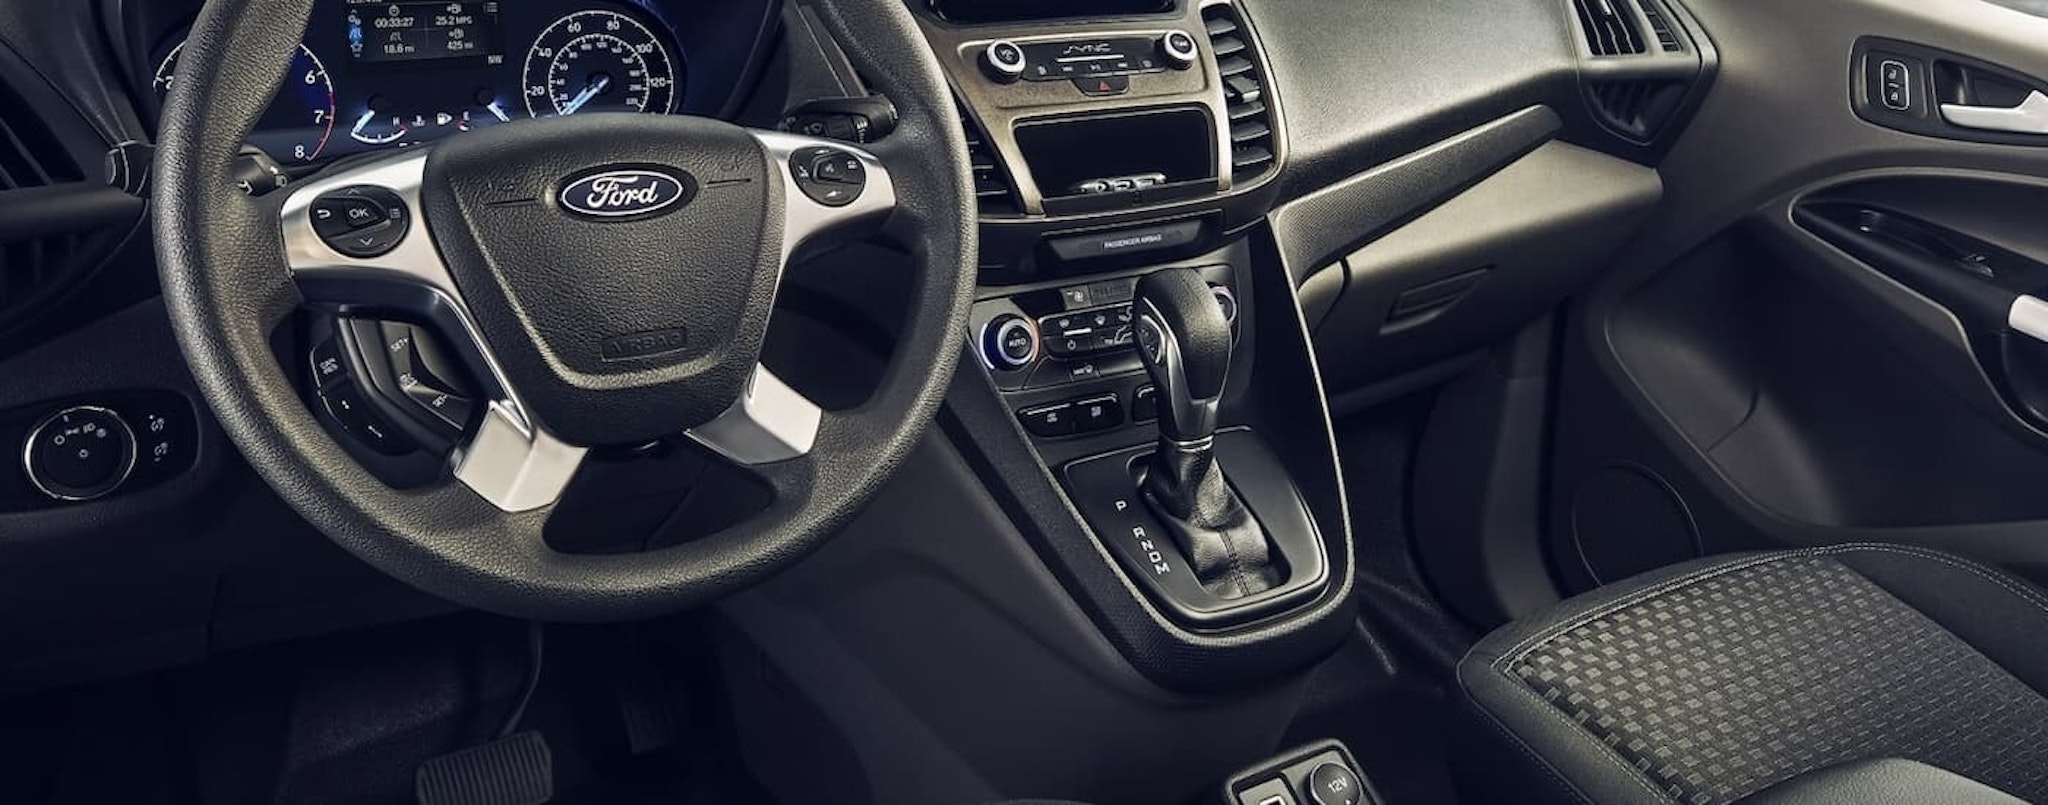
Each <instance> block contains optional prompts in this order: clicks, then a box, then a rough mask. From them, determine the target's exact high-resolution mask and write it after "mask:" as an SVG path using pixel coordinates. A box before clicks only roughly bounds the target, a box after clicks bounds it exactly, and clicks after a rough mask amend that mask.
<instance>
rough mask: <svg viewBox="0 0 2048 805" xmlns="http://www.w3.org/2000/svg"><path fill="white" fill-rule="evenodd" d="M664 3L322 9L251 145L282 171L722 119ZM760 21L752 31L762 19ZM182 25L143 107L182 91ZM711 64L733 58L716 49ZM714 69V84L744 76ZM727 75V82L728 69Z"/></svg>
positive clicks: (471, 0)
mask: <svg viewBox="0 0 2048 805" xmlns="http://www.w3.org/2000/svg"><path fill="white" fill-rule="evenodd" d="M745 19H746V18H745V17H741V16H738V15H732V14H730V13H728V14H727V16H726V18H724V20H723V21H721V20H712V21H710V22H711V25H710V26H694V27H691V28H685V27H682V26H680V25H679V20H677V19H675V17H674V15H672V13H671V11H670V9H668V8H667V7H666V4H664V3H663V2H659V0H631V1H628V2H611V1H610V0H559V2H534V0H439V1H429V0H317V2H316V3H315V7H314V10H313V16H312V19H311V21H310V22H309V23H308V25H307V30H306V36H305V39H304V40H303V41H302V42H300V43H299V44H297V45H296V46H294V47H292V48H291V49H290V50H289V51H287V52H282V53H279V54H278V55H279V58H281V59H286V60H288V61H289V68H288V69H287V70H286V73H285V76H284V80H283V82H282V86H280V87H279V88H278V92H277V96H276V98H275V100H274V101H273V102H272V103H271V106H270V108H269V110H268V111H267V112H266V113H265V114H264V116H263V119H262V120H261V122H259V124H258V125H257V128H256V130H255V131H254V132H253V133H252V134H251V135H250V137H249V141H250V144H251V145H254V146H256V147H257V148H260V149H262V150H263V151H264V152H265V153H267V154H269V155H270V157H271V158H272V159H275V160H277V161H278V162H280V163H285V164H293V163H299V164H304V163H313V162H321V161H326V160H329V159H333V158H336V157H342V156H347V155H350V154H356V153H362V152H365V151H371V150H377V149H386V148H402V147H405V146H409V145H416V144H419V143H424V142H430V141H433V140H437V139H440V138H443V137H448V136H453V135H456V134H460V133H462V132H466V131H470V130H473V129H478V128H483V127H487V126H494V125H498V124H500V123H507V122H511V121H514V120H519V119H522V118H530V117H550V116H555V115H573V114H582V113H590V112H598V111H612V112H641V113H648V114H671V113H684V112H688V113H691V114H707V115H716V114H719V112H720V111H721V110H722V109H724V108H725V107H726V106H727V105H728V103H727V102H728V101H729V100H730V96H731V95H732V92H731V90H732V87H731V85H729V84H728V85H725V86H718V85H713V84H711V83H710V82H706V81H700V82H698V83H696V84H692V83H691V81H690V77H691V72H692V70H693V69H694V68H697V67H698V66H699V65H698V64H695V63H693V62H692V60H691V59H690V57H689V55H690V54H686V52H685V50H686V48H687V47H689V45H690V44H691V43H689V42H686V41H685V34H694V35H697V36H699V37H702V36H705V35H714V36H720V37H722V38H724V39H725V40H726V42H727V43H730V42H731V41H732V38H733V35H740V36H739V38H740V39H743V40H745V41H747V42H749V43H751V42H752V41H753V40H752V38H750V37H747V36H744V34H746V33H748V32H746V31H732V32H730V33H727V34H720V33H719V32H717V31H704V30H702V29H703V28H704V27H714V28H715V27H716V26H717V25H720V24H728V23H729V21H744V20H745ZM756 22H758V20H756ZM188 27H189V19H187V20H186V25H185V26H181V27H179V28H178V29H175V30H174V31H172V32H171V34H170V35H169V36H166V37H164V38H163V39H162V41H161V42H159V43H158V44H157V45H156V46H155V48H154V50H153V52H152V53H151V54H150V58H149V61H148V64H149V65H152V66H153V69H151V70H150V72H149V75H148V82H149V83H148V87H149V97H148V99H147V100H148V103H149V105H150V108H151V109H152V110H153V111H157V112H160V111H161V109H162V108H163V103H164V101H165V100H166V99H167V98H168V97H169V93H170V92H171V91H172V90H173V88H174V87H176V85H177V74H178V59H179V56H180V55H181V53H182V50H183V47H184V36H185V30H186V28H188ZM707 50H712V51H714V52H713V54H712V56H713V58H714V59H715V60H721V61H730V60H731V59H733V58H735V54H736V53H739V52H740V51H736V50H735V49H733V48H731V47H730V45H729V44H728V45H727V46H725V47H709V48H707ZM733 67H734V66H733V65H730V64H713V65H711V68H712V69H710V70H709V71H708V72H710V73H714V74H718V75H722V76H725V77H728V78H730V77H735V76H736V75H737V74H738V73H740V72H744V71H743V70H735V69H733ZM721 68H722V69H721Z"/></svg>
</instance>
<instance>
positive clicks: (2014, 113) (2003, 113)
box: [1941, 90, 2048, 134]
mask: <svg viewBox="0 0 2048 805" xmlns="http://www.w3.org/2000/svg"><path fill="white" fill-rule="evenodd" d="M1941 116H1942V117H1943V118H1945V119H1947V120H1948V122H1949V123H1951V124H1953V125H1957V126H1961V127H1963V128H1966V129H1980V130H1983V131H2002V132H2007V133H2011V134H2048V95H2043V94H2041V91H2040V90H2034V91H2033V92H2032V93H2029V94H2028V95H2027V99H2026V100H2024V101H2021V102H2020V105H2018V106H2014V107H2011V108H2002V107H1996V106H1964V105H1962V104H1956V103H1945V104H1942V105H1941Z"/></svg>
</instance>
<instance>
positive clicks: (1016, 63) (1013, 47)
mask: <svg viewBox="0 0 2048 805" xmlns="http://www.w3.org/2000/svg"><path fill="white" fill-rule="evenodd" d="M1026 61H1027V60H1026V58H1025V56H1024V49H1023V48H1021V47H1018V46H1017V43H1015V42H1012V41H1010V40H1008V39H998V40H996V41H994V42H990V43H988V47H987V48H985V49H983V50H982V52H981V62H982V66H983V67H985V68H987V70H988V73H989V76H990V77H991V78H994V79H995V80H997V81H1001V82H1003V83H1005V84H1007V83H1009V82H1012V81H1015V80H1017V79H1019V78H1023V77H1024V69H1025V67H1027V66H1028V65H1027V63H1026Z"/></svg>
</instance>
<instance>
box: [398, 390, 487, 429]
mask: <svg viewBox="0 0 2048 805" xmlns="http://www.w3.org/2000/svg"><path fill="white" fill-rule="evenodd" d="M405 396H406V398H407V399H410V400H411V401H412V402H413V404H414V405H416V406H418V407H419V409H420V410H422V411H425V412H427V413H428V414H431V415H433V417H434V418H435V419H438V420H440V421H441V422H442V423H443V424H446V425H447V426H448V427H451V428H454V429H456V430H461V429H463V428H464V427H466V426H468V425H469V415H470V414H471V413H472V412H474V411H475V410H476V403H475V402H472V401H471V400H470V399H469V398H468V397H464V396H462V395H459V394H456V393H455V392H452V391H446V390H443V389H438V388H434V387H432V386H426V385H416V386H411V387H409V388H407V389H406V390H405Z"/></svg>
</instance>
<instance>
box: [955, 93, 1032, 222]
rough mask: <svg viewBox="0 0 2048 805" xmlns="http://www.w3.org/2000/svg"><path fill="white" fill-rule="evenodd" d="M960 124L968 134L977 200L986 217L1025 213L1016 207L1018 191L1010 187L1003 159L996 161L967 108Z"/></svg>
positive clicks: (969, 153) (968, 147) (994, 151)
mask: <svg viewBox="0 0 2048 805" xmlns="http://www.w3.org/2000/svg"><path fill="white" fill-rule="evenodd" d="M960 124H961V127H962V128H964V129H965V130H966V131H965V133H966V135H967V163H968V165H970V166H971V167H973V169H974V200H975V201H976V203H978V204H979V205H980V206H981V213H982V214H983V215H1016V214H1018V213H1020V212H1021V211H1022V210H1021V209H1020V208H1019V207H1018V206H1017V191H1016V189H1015V188H1014V187H1013V186H1011V184H1010V179H1009V174H1007V173H1004V172H1003V163H1002V160H999V159H997V158H996V150H995V149H994V148H993V147H990V146H989V144H988V138H986V137H984V136H983V135H982V133H981V126H979V125H976V124H975V122H974V118H973V117H972V116H970V115H968V113H967V110H966V109H961V110H960Z"/></svg>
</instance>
